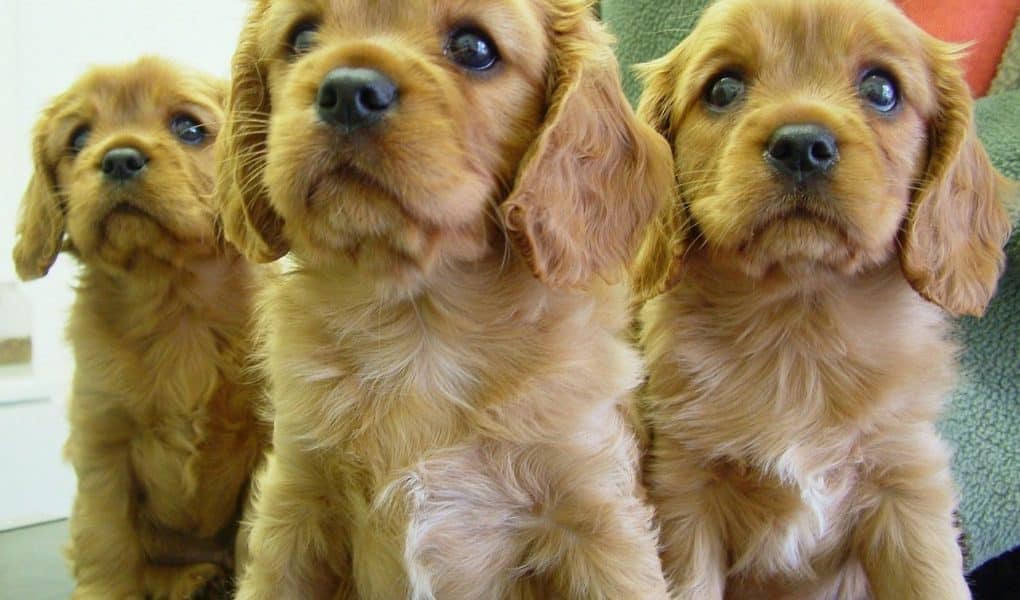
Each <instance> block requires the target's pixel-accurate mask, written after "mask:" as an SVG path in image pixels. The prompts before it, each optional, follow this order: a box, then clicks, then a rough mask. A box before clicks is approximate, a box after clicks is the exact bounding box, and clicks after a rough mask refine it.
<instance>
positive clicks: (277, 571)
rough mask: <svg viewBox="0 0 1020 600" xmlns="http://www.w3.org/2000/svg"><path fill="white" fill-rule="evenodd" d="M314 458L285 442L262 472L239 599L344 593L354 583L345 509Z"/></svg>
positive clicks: (312, 598)
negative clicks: (335, 501)
mask: <svg viewBox="0 0 1020 600" xmlns="http://www.w3.org/2000/svg"><path fill="white" fill-rule="evenodd" d="M313 461H315V458H314V457H310V456H307V455H305V454H304V453H302V452H301V451H300V450H298V449H295V448H290V447H287V446H282V445H280V446H277V447H276V448H275V450H274V455H272V456H270V458H269V462H268V465H267V468H266V470H265V472H264V473H262V474H261V476H260V477H259V478H258V480H257V482H256V489H257V490H258V491H257V493H256V496H255V501H254V509H253V511H252V512H253V516H252V523H251V529H250V534H249V538H248V559H247V560H248V564H247V566H246V567H245V568H244V574H243V575H242V577H241V580H240V584H239V587H238V591H237V598H238V600H279V599H282V598H301V599H302V600H318V599H321V598H340V597H343V596H340V595H337V596H334V594H337V590H338V589H343V588H342V586H343V585H349V583H350V582H349V581H346V580H347V579H349V577H350V562H349V559H348V557H347V556H345V555H344V554H343V552H344V551H343V550H342V547H341V546H340V545H339V544H338V543H337V542H338V541H339V540H343V536H342V535H341V532H340V531H339V527H338V526H337V524H336V522H337V520H338V519H339V518H340V517H339V513H338V511H337V510H336V509H334V507H333V506H332V503H331V502H330V500H329V497H330V495H329V492H328V491H327V490H324V489H323V488H322V485H321V482H322V481H324V480H325V477H324V476H323V474H322V473H320V472H318V470H317V469H316V468H315V467H314V465H313ZM341 578H343V579H341Z"/></svg>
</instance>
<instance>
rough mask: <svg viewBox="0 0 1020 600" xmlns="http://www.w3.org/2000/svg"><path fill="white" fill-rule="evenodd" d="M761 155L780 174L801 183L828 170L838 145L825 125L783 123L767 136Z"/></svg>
mask: <svg viewBox="0 0 1020 600" xmlns="http://www.w3.org/2000/svg"><path fill="white" fill-rule="evenodd" d="M765 159H766V160H768V161H769V163H770V164H771V165H772V167H773V168H775V169H776V170H777V171H779V172H780V173H782V174H783V175H786V176H788V177H791V178H793V179H794V180H795V181H796V182H797V183H803V182H804V181H807V180H808V179H810V178H812V177H815V176H817V175H822V174H825V173H827V172H829V171H831V170H832V167H833V166H834V165H835V164H836V161H837V160H839V149H838V148H837V146H836V136H835V135H833V133H832V132H831V131H829V129H828V128H827V127H822V126H821V125H811V124H798V125H783V126H782V127H780V128H779V129H777V130H776V131H775V133H773V134H772V138H771V139H769V143H768V146H767V147H766V149H765Z"/></svg>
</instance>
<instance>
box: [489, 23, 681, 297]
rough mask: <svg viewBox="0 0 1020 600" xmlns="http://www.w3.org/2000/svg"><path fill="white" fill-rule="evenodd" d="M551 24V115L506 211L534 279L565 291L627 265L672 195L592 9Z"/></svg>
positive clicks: (655, 139)
mask: <svg viewBox="0 0 1020 600" xmlns="http://www.w3.org/2000/svg"><path fill="white" fill-rule="evenodd" d="M579 4H582V3H579ZM564 12H565V13H566V12H568V11H564ZM553 20H554V21H555V22H554V23H553V25H552V31H553V32H554V34H553V48H554V57H553V58H552V65H551V69H552V72H551V75H550V83H549V87H548V89H549V101H548V110H547V113H546V116H545V121H544V123H543V125H542V128H541V130H540V132H539V134H538V136H537V138H536V140H535V142H534V143H533V144H532V146H531V148H530V149H529V150H528V152H527V155H526V156H525V157H524V160H523V162H522V166H521V168H520V170H519V172H518V174H517V181H516V184H515V187H514V189H513V191H512V192H511V193H510V196H509V198H508V199H507V200H506V201H505V202H504V204H503V207H502V210H503V215H504V219H505V222H506V226H507V230H508V232H509V235H510V238H511V240H512V241H513V242H514V244H515V246H516V247H517V249H518V251H519V252H520V253H521V255H522V256H523V257H524V258H525V260H526V261H527V262H528V264H529V265H530V267H531V269H532V271H533V272H534V274H535V276H536V277H537V278H538V279H539V280H541V281H544V282H546V283H548V284H550V285H556V286H571V285H578V284H583V283H585V282H588V281H591V280H592V279H593V278H594V277H596V276H600V277H603V278H606V279H611V278H614V277H616V276H617V275H618V274H619V272H620V271H622V270H623V269H624V268H625V267H626V266H627V265H628V263H629V262H630V260H631V258H632V257H633V252H634V246H635V245H636V243H637V241H638V239H639V237H640V235H641V233H642V232H643V230H644V228H645V226H646V225H647V224H648V222H649V221H650V219H651V218H652V215H653V214H654V213H655V211H656V209H657V207H658V206H659V203H660V202H661V201H662V200H663V199H665V198H666V197H667V196H668V194H669V189H670V187H671V185H672V175H671V173H672V168H671V165H672V160H671V158H670V153H669V147H668V145H667V144H666V142H665V140H663V139H662V138H661V136H659V135H657V134H656V133H655V131H654V130H652V129H651V128H650V127H648V126H647V125H645V124H643V123H640V122H639V121H638V120H637V118H636V117H635V115H634V112H633V111H632V109H631V107H630V105H629V104H628V103H627V99H626V98H625V97H624V95H623V90H622V88H621V86H620V76H619V72H618V68H617V62H616V58H615V57H614V55H613V52H612V39H611V36H610V35H609V34H608V33H606V32H605V31H604V30H603V29H602V26H601V25H599V24H598V23H597V22H596V21H595V19H594V18H593V16H592V15H591V13H590V9H588V8H586V5H585V6H582V7H578V8H576V9H575V10H574V12H573V13H571V14H562V15H558V16H557V17H555V18H554V19H553Z"/></svg>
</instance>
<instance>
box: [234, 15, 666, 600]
mask: <svg viewBox="0 0 1020 600" xmlns="http://www.w3.org/2000/svg"><path fill="white" fill-rule="evenodd" d="M617 70H618V68H617V64H616V61H615V59H614V57H613V54H612V50H611V46H610V38H609V35H608V34H607V33H606V32H605V31H604V30H603V28H602V27H601V25H599V24H598V23H597V22H596V20H595V18H594V17H593V15H592V11H591V8H590V6H589V3H588V2H585V1H581V0H473V1H472V2H464V1H454V0H418V1H415V2H388V3H378V2H370V1H368V0H352V1H347V2H327V1H325V0H260V1H258V2H256V3H255V6H254V9H253V11H252V13H251V16H250V19H249V21H248V24H247V26H246V27H245V29H244V32H243V33H242V38H241V41H240V46H239V48H238V51H237V54H236V56H235V59H234V82H233V89H232V92H231V95H230V100H229V103H228V106H229V114H228V119H227V127H226V129H225V132H224V136H223V138H222V140H221V143H223V144H224V147H225V153H224V156H225V161H224V163H223V168H224V171H223V172H222V173H221V176H222V178H221V181H220V187H219V188H218V190H219V192H218V194H219V196H220V199H221V201H222V210H223V212H224V221H225V224H226V227H227V233H228V235H229V236H230V237H231V238H232V239H233V240H235V241H236V242H237V243H238V244H239V245H240V246H241V247H243V248H245V249H246V251H247V252H248V254H249V255H250V256H252V257H253V258H257V259H260V260H272V259H275V258H277V257H280V256H282V255H283V254H285V253H287V252H288V251H289V252H290V255H291V258H292V260H293V264H294V268H293V270H292V271H291V272H289V273H287V274H286V275H285V276H283V277H281V278H280V279H279V280H278V281H277V282H275V283H274V284H273V285H272V286H271V288H270V289H269V290H268V292H267V293H266V294H265V295H264V297H263V299H262V301H261V303H260V306H261V317H262V319H263V325H264V327H265V340H266V349H265V351H266V361H265V364H266V368H267V370H268V374H269V378H270V385H271V399H272V403H273V409H274V411H275V415H276V429H275V434H274V452H275V455H274V457H273V458H272V459H271V460H270V463H269V466H268V470H267V471H266V472H265V474H264V477H260V479H259V483H258V487H259V493H258V497H257V498H256V501H255V517H254V520H253V531H252V537H251V543H250V546H249V549H250V553H251V564H250V567H249V568H248V570H247V572H246V574H245V575H244V577H243V579H242V581H241V584H240V589H239V595H240V597H241V598H246V599H251V598H266V599H273V600H276V599H279V598H386V599H391V598H406V597H415V598H431V597H437V598H473V599H477V598H552V597H570V598H587V599H596V598H613V599H622V598H635V599H637V598H641V599H646V598H662V597H664V596H665V594H666V587H665V582H664V580H663V577H662V572H661V567H660V564H659V560H658V556H657V551H656V546H655V535H654V532H653V530H652V528H651V511H650V509H649V508H648V507H647V506H646V505H645V504H644V503H643V502H642V501H641V500H640V499H639V498H638V490H637V452H636V444H635V440H634V435H633V432H632V431H631V430H630V429H629V428H628V427H627V425H626V422H625V418H624V417H625V411H626V408H627V404H628V398H629V396H630V394H631V391H632V390H633V389H634V388H635V386H636V385H637V383H638V382H639V380H640V378H641V371H642V369H641V362H640V360H639V357H638V355H637V354H636V353H635V352H634V350H633V349H632V348H631V347H630V346H629V345H628V343H627V342H626V330H627V325H628V318H627V311H626V304H627V299H626V293H625V292H626V290H625V289H622V288H621V285H620V284H609V283H607V281H611V280H613V278H614V276H615V278H616V280H619V279H620V277H619V276H620V275H621V274H622V273H621V272H622V270H623V269H624V266H625V264H626V263H627V262H628V261H629V260H630V258H632V252H633V250H634V248H635V247H636V245H637V241H638V238H639V236H640V234H641V232H642V230H643V228H644V226H645V225H646V224H647V223H648V222H649V221H650V220H651V219H652V217H653V216H654V214H655V213H656V210H657V207H658V202H659V199H660V198H663V197H665V196H666V195H667V194H668V192H669V189H670V186H671V185H672V170H671V166H670V165H671V160H670V154H669V149H668V146H667V144H666V143H665V141H664V140H662V138H661V136H658V135H657V134H656V133H655V131H654V130H653V129H652V128H650V127H648V126H647V125H643V124H641V123H640V122H639V121H638V120H637V119H636V118H635V116H634V114H633V112H632V111H631V109H630V108H629V106H628V105H627V102H626V100H625V99H624V96H623V94H622V92H621V90H620V87H619V77H618V73H617Z"/></svg>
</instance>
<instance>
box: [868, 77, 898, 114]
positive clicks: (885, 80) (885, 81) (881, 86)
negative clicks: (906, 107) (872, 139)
mask: <svg viewBox="0 0 1020 600" xmlns="http://www.w3.org/2000/svg"><path fill="white" fill-rule="evenodd" d="M857 90H858V92H859V93H860V95H861V98H863V99H864V101H865V102H867V103H868V104H870V105H871V107H872V108H874V109H875V110H877V111H878V112H880V113H889V112H892V111H893V110H895V109H896V107H897V106H899V104H900V92H899V90H898V89H897V87H896V82H895V80H893V77H892V75H890V74H888V73H886V72H885V71H882V70H881V69H874V70H871V71H868V72H867V73H865V74H864V77H863V78H861V83H860V84H859V85H858V86H857Z"/></svg>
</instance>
